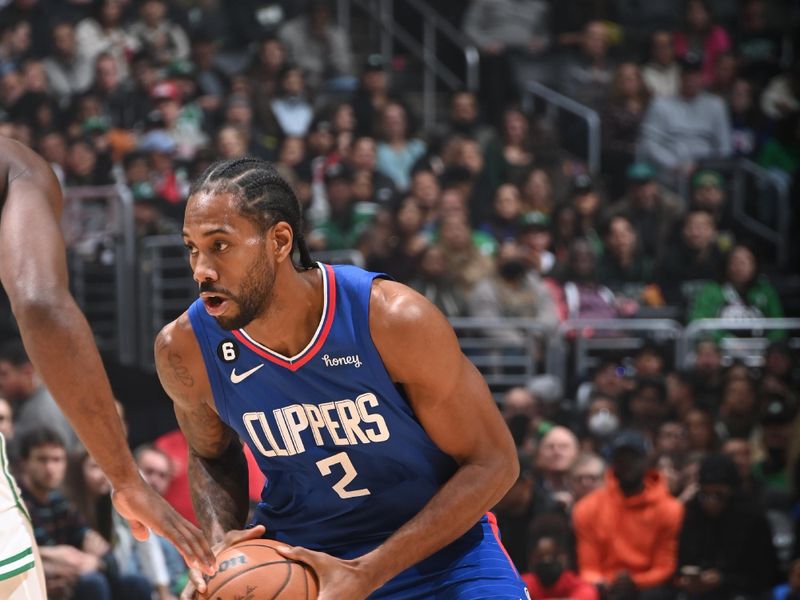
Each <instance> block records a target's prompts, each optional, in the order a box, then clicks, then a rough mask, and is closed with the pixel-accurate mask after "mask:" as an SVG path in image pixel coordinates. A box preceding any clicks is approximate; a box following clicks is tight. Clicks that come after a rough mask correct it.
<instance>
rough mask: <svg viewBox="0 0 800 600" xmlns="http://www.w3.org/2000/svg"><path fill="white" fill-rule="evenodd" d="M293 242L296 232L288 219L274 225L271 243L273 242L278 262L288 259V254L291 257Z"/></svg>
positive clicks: (273, 249)
mask: <svg viewBox="0 0 800 600" xmlns="http://www.w3.org/2000/svg"><path fill="white" fill-rule="evenodd" d="M293 242H294V233H293V232H292V228H291V226H290V225H289V224H288V223H287V222H286V221H279V222H278V223H275V225H273V226H272V237H271V239H270V243H271V244H272V251H273V252H274V253H275V259H276V260H277V261H278V262H281V261H283V260H286V257H287V256H289V257H290V256H291V255H292V244H293Z"/></svg>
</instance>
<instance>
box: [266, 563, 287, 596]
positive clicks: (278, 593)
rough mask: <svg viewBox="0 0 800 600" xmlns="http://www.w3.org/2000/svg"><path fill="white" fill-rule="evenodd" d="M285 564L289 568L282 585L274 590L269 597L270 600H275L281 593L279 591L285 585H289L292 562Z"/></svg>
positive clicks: (284, 587)
mask: <svg viewBox="0 0 800 600" xmlns="http://www.w3.org/2000/svg"><path fill="white" fill-rule="evenodd" d="M286 566H287V567H288V569H289V570H288V571H287V573H286V579H284V580H283V585H282V586H281V587H280V589H279V590H278V591H277V592H275V595H274V596H273V597H272V598H271V600H277V598H278V596H280V595H281V592H282V591H283V590H284V589H286V586H287V585H289V582H290V581H291V580H292V563H288V564H287V565H286Z"/></svg>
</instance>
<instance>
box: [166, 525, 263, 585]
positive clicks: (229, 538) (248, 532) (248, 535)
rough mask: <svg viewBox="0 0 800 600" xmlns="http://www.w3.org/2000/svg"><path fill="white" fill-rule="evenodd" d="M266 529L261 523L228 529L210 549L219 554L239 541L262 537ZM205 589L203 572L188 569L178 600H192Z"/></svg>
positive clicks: (216, 554) (215, 554)
mask: <svg viewBox="0 0 800 600" xmlns="http://www.w3.org/2000/svg"><path fill="white" fill-rule="evenodd" d="M266 531H267V529H266V527H264V526H263V525H256V526H255V527H253V528H252V529H234V530H232V531H229V532H227V533H226V534H225V537H223V538H222V541H221V542H220V543H219V544H214V548H213V549H212V550H213V552H214V556H219V553H220V552H222V551H223V550H227V549H228V548H230V547H231V546H234V545H236V544H238V543H239V542H245V541H247V540H255V539H258V538H260V537H262V536H263V535H264V533H265V532H266ZM206 589H207V587H206V580H205V578H204V577H203V573H202V572H201V571H200V570H198V569H190V570H189V583H187V584H186V587H185V588H183V592H181V598H180V600H194V599H195V598H197V595H198V594H205V593H206Z"/></svg>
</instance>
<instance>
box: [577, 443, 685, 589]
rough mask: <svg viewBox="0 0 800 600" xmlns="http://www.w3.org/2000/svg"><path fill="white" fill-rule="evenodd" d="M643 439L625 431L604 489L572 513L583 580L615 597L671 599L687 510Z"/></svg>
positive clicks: (582, 501)
mask: <svg viewBox="0 0 800 600" xmlns="http://www.w3.org/2000/svg"><path fill="white" fill-rule="evenodd" d="M649 451H650V446H649V444H648V442H647V440H646V439H645V438H644V437H643V436H642V434H640V433H638V432H636V431H632V430H628V431H623V432H621V433H620V434H619V435H618V437H617V438H616V439H615V440H614V442H613V444H612V454H611V461H612V462H611V466H612V468H611V469H610V470H609V471H607V473H606V484H605V486H604V487H602V488H600V489H598V490H596V491H594V492H592V493H590V494H589V495H588V496H585V497H584V498H583V499H582V500H581V501H580V502H578V503H577V505H576V506H575V509H574V511H573V513H572V516H573V524H574V527H575V536H576V538H577V551H578V567H579V572H580V575H581V577H582V578H584V579H586V580H587V581H590V582H592V583H595V584H597V585H599V586H601V587H603V588H605V589H607V590H608V591H609V592H610V593H612V594H614V596H615V597H623V598H635V599H639V600H654V599H661V598H671V591H670V590H669V589H668V587H667V586H668V584H669V582H670V580H671V578H672V575H673V573H674V572H675V564H676V550H677V542H678V532H679V531H680V526H681V522H682V519H683V506H681V504H680V503H679V502H678V501H677V500H675V499H674V498H672V496H671V495H670V493H669V490H668V489H667V486H666V483H665V482H664V479H663V477H662V476H661V474H660V473H659V472H658V471H656V470H654V469H651V468H649V466H650V457H649Z"/></svg>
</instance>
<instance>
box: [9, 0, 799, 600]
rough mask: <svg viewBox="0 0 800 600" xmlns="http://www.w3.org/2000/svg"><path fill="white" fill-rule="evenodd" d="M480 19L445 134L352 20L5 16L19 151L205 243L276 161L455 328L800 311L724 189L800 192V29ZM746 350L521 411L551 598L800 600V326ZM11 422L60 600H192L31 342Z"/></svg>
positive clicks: (590, 1)
mask: <svg viewBox="0 0 800 600" xmlns="http://www.w3.org/2000/svg"><path fill="white" fill-rule="evenodd" d="M439 4H440V3H437V6H438V5H439ZM446 4H447V5H449V4H448V3H441V6H438V8H439V9H441V10H442V11H443V12H448V11H447V10H446V9H447V7H446V6H445V5H446ZM457 4H459V5H461V4H464V6H463V7H462V9H461V12H462V13H463V15H462V17H463V20H462V21H461V22H458V23H456V25H458V26H460V27H462V29H463V31H464V32H465V33H466V34H467V35H468V36H470V37H471V38H472V39H473V40H474V41H475V43H476V44H477V45H478V47H479V50H480V55H481V66H482V69H481V71H482V72H481V86H480V89H479V90H478V91H477V92H471V91H468V90H458V91H455V92H453V93H452V94H450V95H449V96H448V97H447V98H446V104H447V108H446V110H445V111H444V115H443V116H442V117H441V118H440V120H439V122H438V123H436V125H435V126H434V127H433V128H432V129H431V130H428V131H421V130H420V128H419V122H420V116H421V115H420V114H419V110H418V109H419V106H418V105H419V103H418V102H415V101H414V100H415V96H414V94H413V93H411V92H413V91H414V90H412V89H408V87H407V85H400V83H401V82H403V83H404V84H408V81H409V77H412V78H413V76H414V75H413V72H412V73H408V72H402V70H403V68H404V65H407V64H408V63H407V61H403V60H402V58H403V57H402V56H399V57H398V59H397V60H393V61H387V60H386V59H385V57H384V56H382V55H379V54H373V53H371V51H372V50H374V49H373V48H356V47H354V43H353V41H352V40H351V37H350V32H349V31H347V30H344V29H342V28H341V27H339V26H338V25H337V24H336V20H335V19H334V11H333V6H332V5H331V4H329V3H328V2H325V1H320V0H309V1H308V2H305V3H304V2H279V1H275V2H260V1H258V0H246V1H244V0H243V1H241V2H239V1H237V2H233V3H222V2H221V1H218V0H202V1H201V0H139V1H135V0H92V1H88V0H64V1H61V2H56V1H51V0H0V134H2V135H6V136H9V137H12V138H15V139H17V140H19V141H21V142H23V143H25V144H27V145H29V146H31V147H32V148H34V149H36V150H37V151H38V152H40V153H41V154H42V155H43V156H44V157H45V158H46V159H47V160H48V161H49V162H50V164H51V165H52V167H53V169H54V171H55V173H56V174H57V176H58V177H59V179H60V180H61V182H62V184H63V185H64V186H65V187H74V186H94V185H104V184H110V183H120V184H123V185H126V186H127V187H128V188H129V189H130V191H131V193H132V196H133V198H134V201H135V205H134V218H135V221H136V231H137V234H138V236H140V237H145V236H150V235H156V234H163V233H175V232H178V231H180V222H181V219H182V212H183V206H184V204H185V201H186V194H187V191H188V188H189V184H190V182H191V181H192V179H193V178H194V177H196V176H197V175H199V174H200V173H201V172H202V171H203V170H204V169H205V168H206V167H207V166H208V165H209V164H210V163H211V162H212V161H213V160H215V159H217V158H236V157H240V156H244V155H255V156H258V157H262V158H264V159H267V160H270V161H272V162H273V163H274V164H275V166H276V168H277V169H278V170H279V171H280V172H281V174H282V175H283V176H284V177H285V178H286V179H287V180H288V181H289V182H290V184H291V185H292V187H293V188H294V190H295V191H296V194H297V197H298V199H299V201H300V203H301V205H302V208H303V213H304V216H305V227H306V231H305V232H304V233H305V235H306V239H307V240H308V243H309V246H310V248H311V251H312V255H313V254H316V255H317V256H319V257H321V258H324V259H328V260H340V259H346V260H350V259H351V258H349V257H352V256H354V255H356V256H359V257H360V258H361V260H363V263H364V265H365V266H366V267H367V268H369V269H372V270H378V271H384V272H387V273H389V274H390V275H392V276H393V277H394V278H396V279H398V280H399V281H402V282H404V283H407V284H408V285H410V286H411V287H413V288H414V289H416V290H417V291H419V292H420V293H421V294H423V295H424V296H426V297H427V298H428V299H429V300H431V301H432V302H433V303H434V304H436V306H438V307H439V308H440V309H441V310H442V311H443V312H444V313H445V314H446V315H447V316H449V317H461V316H476V317H490V318H491V317H519V318H525V319H528V320H530V322H532V323H536V324H538V325H540V326H541V328H542V329H543V330H544V331H546V332H552V331H554V330H555V329H556V327H557V326H558V325H559V323H560V322H562V321H563V320H565V319H571V318H585V317H588V318H592V317H596V318H617V317H624V318H629V317H637V316H640V317H641V316H666V317H670V318H675V319H679V320H683V321H691V320H695V319H700V318H705V317H722V316H724V317H732V318H742V317H781V316H783V315H784V307H783V306H782V300H781V297H780V295H779V293H778V292H777V291H776V287H775V285H774V282H772V281H771V280H770V276H772V275H774V274H775V273H776V269H775V263H774V260H772V258H771V257H769V256H768V257H767V259H766V261H765V260H764V257H765V253H764V252H763V245H762V246H759V245H758V244H754V243H753V242H754V241H756V242H757V241H758V240H754V239H751V238H750V237H749V236H748V233H749V232H750V231H751V230H750V229H748V228H747V227H746V226H744V225H743V224H742V223H741V222H740V221H739V220H737V218H736V213H735V211H734V210H733V206H732V193H733V185H734V182H733V181H732V180H731V179H730V177H729V173H730V171H728V170H726V169H725V168H723V167H716V166H715V167H712V168H709V167H708V166H707V165H704V164H703V163H704V161H708V160H709V159H713V160H717V159H733V158H736V157H743V158H747V159H750V160H752V161H754V162H756V163H757V164H758V165H760V166H761V167H763V168H764V169H766V170H767V171H768V172H769V174H770V175H769V176H770V177H772V178H774V179H775V181H776V182H777V183H778V184H779V185H783V186H787V187H791V186H794V188H793V189H794V190H797V189H798V185H797V173H798V167H800V66H798V64H800V63H798V61H797V60H794V61H792V56H793V55H794V54H796V53H797V52H800V47H798V46H797V45H796V44H794V43H793V42H794V41H795V40H793V39H792V37H791V36H792V32H793V31H795V33H796V30H793V29H792V24H793V25H794V27H796V26H797V17H798V15H797V13H796V11H797V8H796V6H794V5H793V4H792V3H791V2H766V1H765V0H741V1H738V2H736V1H733V0H731V1H730V2H724V1H720V2H715V3H712V2H707V1H705V0H687V1H686V2H667V3H659V2H648V3H642V4H643V5H644V4H646V5H647V8H648V10H651V11H652V14H653V15H656V17H652V16H651V20H650V21H647V20H646V19H645V20H644V23H645V25H642V24H641V23H640V24H639V26H637V27H636V28H627V29H626V25H625V23H626V18H630V14H623V13H622V11H620V12H618V11H617V9H616V8H615V7H616V6H617V4H618V3H616V2H605V1H602V0H575V1H570V2H550V1H548V0H472V1H471V2H469V3H457ZM662 4H663V5H664V6H665V7H667V9H669V10H668V12H669V11H673V12H674V11H676V10H677V12H678V13H679V14H678V15H677V16H678V21H677V22H676V23H675V26H670V27H665V26H664V25H663V23H664V22H667V20H663V19H660V18H657V17H658V14H659V12H658V11H659V10H661V8H663V7H661V8H659V7H660V6H661V5H662ZM667 5H669V6H667ZM731 5H732V6H733V10H726V8H728V9H729V8H730V6H731ZM677 6H680V9H676V8H675V7H677ZM720 7H722V10H718V11H715V8H717V9H719V8H720ZM667 9H665V10H667ZM633 10H634V9H633V8H631V11H633ZM792 10H794V11H795V12H792ZM450 12H452V11H450ZM456 12H458V11H456ZM643 18H644V17H643ZM792 19H794V21H792ZM354 37H355V36H354ZM529 80H536V81H540V82H543V83H545V84H546V85H548V86H550V87H553V88H554V89H557V90H558V91H560V92H561V93H563V94H565V95H566V96H568V97H570V98H572V99H574V100H577V101H578V102H580V103H582V104H584V105H586V106H588V107H590V108H593V109H594V110H596V111H597V112H598V114H600V115H601V124H602V127H601V130H602V170H601V172H600V173H592V172H590V171H589V169H588V166H587V165H586V163H585V162H584V161H583V160H582V159H581V158H580V157H579V154H577V153H576V152H574V150H575V145H576V140H579V139H581V136H582V135H584V134H585V132H584V131H582V129H581V125H580V124H579V123H573V122H570V121H566V122H560V123H558V124H557V123H556V122H554V121H552V120H550V119H548V118H547V117H546V115H542V114H538V113H532V112H527V111H526V110H524V109H523V105H522V104H521V103H520V100H521V95H520V92H521V90H522V89H523V87H524V84H525V82H526V81H529ZM794 208H795V212H797V210H796V208H797V207H796V205H795V207H794ZM755 210H756V214H757V216H758V217H759V218H763V219H766V221H767V224H768V225H775V222H774V219H775V213H774V211H772V212H771V210H770V208H769V207H767V206H760V205H759V206H756V207H755ZM795 217H796V215H795ZM770 219H773V221H770ZM584 334H586V335H590V334H591V332H584ZM612 334H613V332H612ZM491 335H494V336H495V337H496V338H497V339H498V340H499V339H500V338H502V339H503V342H504V343H507V342H510V343H519V344H521V345H524V344H525V343H526V342H525V338H524V334H523V333H517V332H514V331H511V330H506V331H495V332H492V333H491ZM727 335H729V334H727V333H725V332H716V333H714V334H713V335H712V336H710V337H709V338H707V339H703V340H702V341H701V342H700V343H699V344H698V345H697V347H696V348H693V349H692V350H693V352H692V362H691V363H690V364H691V366H690V368H689V369H688V370H684V365H675V364H671V363H670V361H669V359H668V358H667V354H666V352H665V350H664V348H662V347H659V346H658V345H657V344H654V343H650V342H649V341H648V342H647V343H646V344H645V345H644V347H643V348H641V349H639V350H637V351H636V352H635V354H629V355H627V356H626V355H624V353H623V354H619V353H617V354H608V355H605V356H603V357H601V358H602V360H601V361H600V363H599V364H598V365H597V366H596V367H595V368H593V369H592V370H591V371H590V373H589V376H588V377H586V378H584V379H577V380H566V381H557V380H554V379H553V378H552V377H548V376H544V377H539V378H534V379H533V380H531V382H530V384H529V385H528V386H527V387H525V386H523V387H515V388H512V389H510V390H507V391H506V392H505V394H504V396H503V397H502V398H501V399H500V400H501V403H500V404H501V407H502V409H503V411H504V416H505V417H506V419H507V421H508V423H509V427H510V428H511V430H512V433H513V434H514V436H515V439H516V441H517V444H518V447H519V460H520V464H521V475H520V479H519V481H518V482H517V484H516V485H515V486H514V488H513V489H512V491H511V492H510V493H509V495H508V496H507V497H506V498H505V499H504V500H503V501H502V502H501V504H500V505H499V506H498V507H497V513H498V517H499V523H500V528H501V530H502V532H503V536H504V540H505V543H506V546H507V547H508V549H509V552H510V554H511V557H512V559H513V560H514V562H515V564H516V565H517V567H518V568H519V570H520V572H522V573H524V577H525V578H526V581H527V582H528V584H529V586H530V589H531V592H532V597H533V598H565V597H570V598H580V599H585V600H589V599H592V598H597V597H598V593H600V594H601V595H602V596H603V597H607V598H613V599H621V600H625V599H628V598H676V597H681V598H690V599H693V600H694V599H720V600H722V599H729V598H740V597H741V598H754V599H755V598H769V597H772V596H771V594H772V590H773V587H774V586H778V585H779V584H784V585H783V587H778V588H775V592H774V593H775V596H774V597H775V598H780V599H783V598H797V597H800V563H797V562H791V561H792V559H793V558H797V557H798V556H800V540H798V541H797V542H796V543H795V545H794V546H793V545H792V542H791V540H792V539H794V538H797V537H798V536H796V535H794V533H793V532H794V530H795V529H797V527H798V525H797V523H800V517H798V510H800V508H799V507H800V504H799V503H798V499H799V498H800V494H798V488H797V485H798V478H797V477H798V474H800V471H798V466H797V465H799V464H800V463H799V462H798V461H797V457H798V455H799V454H800V446H798V445H797V444H796V443H794V442H793V441H794V440H797V439H800V430H798V429H797V427H796V426H795V425H793V423H794V422H795V421H796V418H795V417H796V415H797V412H798V410H797V409H798V393H800V388H798V383H799V380H798V368H799V367H798V365H797V359H796V349H792V347H791V346H789V345H788V344H787V342H786V340H785V335H786V334H785V333H784V332H782V331H775V332H772V333H770V338H771V342H772V343H771V345H770V346H769V348H768V349H767V350H766V352H765V353H764V355H763V357H761V360H760V361H759V360H755V361H753V364H759V363H760V364H761V366H757V367H753V366H752V365H749V366H748V365H745V364H742V363H738V362H733V363H730V362H728V361H726V357H725V356H724V354H723V352H722V351H721V349H720V340H721V339H722V338H723V337H725V336H727ZM756 358H758V357H756ZM0 398H2V400H0V429H1V430H2V431H3V432H4V434H5V435H6V437H7V439H12V438H13V444H12V447H13V448H14V450H15V456H16V463H17V467H16V468H17V473H18V474H19V481H20V482H21V485H22V488H23V493H24V497H25V500H26V502H27V503H28V505H29V508H30V511H31V513H32V517H33V519H34V526H35V527H36V535H37V539H38V541H39V544H40V546H41V547H42V548H43V552H42V555H43V559H44V561H45V565H46V568H47V573H48V589H49V592H50V594H51V597H52V598H55V599H58V598H84V597H97V598H103V599H105V598H131V599H133V598H145V597H149V594H150V593H151V591H155V592H156V593H157V594H158V597H160V598H162V599H169V598H173V597H175V596H176V595H177V594H178V593H179V589H180V586H181V582H182V581H183V580H185V567H184V566H183V565H182V563H181V560H180V557H179V556H177V554H176V553H175V551H174V549H173V548H171V547H170V546H169V544H167V543H166V542H164V541H163V540H158V539H154V540H153V541H152V543H148V544H144V545H143V544H140V543H137V542H135V541H134V540H133V538H132V537H131V535H130V532H129V531H128V530H127V529H126V526H125V523H124V521H123V520H121V519H120V518H119V517H118V516H117V515H115V513H114V512H113V509H112V508H111V505H110V502H109V489H108V484H107V482H105V479H104V478H103V477H102V474H101V473H99V472H98V470H97V467H96V465H94V463H93V461H92V460H91V458H89V457H88V456H87V455H86V453H85V452H84V451H82V450H81V448H80V446H79V444H77V442H76V440H75V438H74V434H73V433H72V432H71V430H70V429H69V425H68V424H67V422H66V421H65V420H64V419H63V416H61V415H60V413H59V411H58V408H57V407H56V405H55V403H54V402H53V400H52V398H51V397H50V396H49V394H48V393H47V390H46V389H45V388H44V387H43V386H42V384H41V381H40V380H39V379H38V377H37V376H36V373H35V371H34V370H33V368H32V367H31V365H30V363H29V362H28V360H27V357H26V356H25V353H24V350H23V349H22V347H21V345H20V344H19V343H18V342H15V341H13V340H11V341H9V342H8V343H7V344H5V345H4V346H3V348H2V352H0ZM186 452H187V448H186V442H185V440H184V439H183V438H182V436H181V435H180V433H179V432H171V433H169V434H167V435H165V436H162V437H161V438H159V440H158V441H157V442H156V444H155V445H147V446H144V447H141V448H139V449H138V450H137V452H136V457H137V460H138V461H139V464H140V467H141V468H142V470H143V472H144V473H145V475H146V476H147V477H148V480H149V481H151V483H153V485H154V486H155V487H156V488H157V489H158V490H159V491H161V492H163V493H164V494H165V495H167V497H168V498H169V499H170V500H171V501H172V502H173V503H174V504H175V505H176V506H177V507H178V508H179V509H180V510H181V512H182V513H183V514H185V515H186V516H188V517H190V518H192V513H191V506H190V502H189V499H188V483H187V479H186V458H185V457H186ZM259 482H260V480H259V479H258V477H257V476H254V477H253V478H251V488H252V489H251V497H252V498H254V499H257V497H258V484H259ZM795 548H797V549H795ZM787 582H788V583H787Z"/></svg>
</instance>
